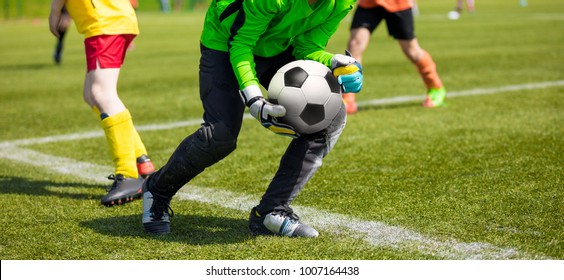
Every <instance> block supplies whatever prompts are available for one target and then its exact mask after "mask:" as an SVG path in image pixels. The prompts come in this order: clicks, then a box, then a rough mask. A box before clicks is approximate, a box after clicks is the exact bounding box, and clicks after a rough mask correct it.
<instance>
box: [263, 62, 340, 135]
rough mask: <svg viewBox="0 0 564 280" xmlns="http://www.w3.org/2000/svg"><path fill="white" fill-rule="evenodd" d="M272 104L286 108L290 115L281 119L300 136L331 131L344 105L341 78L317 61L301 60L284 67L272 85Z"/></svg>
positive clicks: (269, 90) (271, 82) (270, 97)
mask: <svg viewBox="0 0 564 280" xmlns="http://www.w3.org/2000/svg"><path fill="white" fill-rule="evenodd" d="M268 101H270V102H271V103H274V104H279V105H282V106H284V107H285V108H286V115H285V116H284V117H280V118H277V120H278V121H280V122H281V123H284V124H288V125H290V126H292V127H293V128H294V129H295V130H296V132H298V133H300V134H312V133H316V132H319V131H321V130H323V129H325V128H327V127H328V126H329V124H330V123H331V121H332V120H333V119H334V118H335V116H337V113H338V112H339V110H340V108H341V105H342V102H343V101H342V99H341V86H340V85H339V82H338V81H337V78H336V77H335V76H333V73H331V70H330V69H329V68H327V67H326V66H325V65H323V64H321V63H319V62H316V61H313V60H297V61H294V62H290V63H288V64H286V65H284V66H283V67H282V68H280V69H279V70H278V71H277V72H276V74H274V77H272V80H271V81H270V85H269V86H268Z"/></svg>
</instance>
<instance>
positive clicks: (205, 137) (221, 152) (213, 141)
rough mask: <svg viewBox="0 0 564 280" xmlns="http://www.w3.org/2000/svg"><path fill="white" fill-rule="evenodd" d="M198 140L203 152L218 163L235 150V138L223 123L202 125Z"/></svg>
mask: <svg viewBox="0 0 564 280" xmlns="http://www.w3.org/2000/svg"><path fill="white" fill-rule="evenodd" d="M198 139H200V142H201V143H202V144H203V147H202V148H204V149H205V150H207V151H208V153H209V154H211V155H212V156H213V158H214V160H216V161H219V160H221V159H223V158H225V157H226V156H228V155H229V154H231V152H233V151H234V150H235V149H236V148H237V138H236V137H234V136H233V135H232V133H231V131H230V130H229V129H228V128H227V126H225V124H224V123H215V124H204V125H202V127H201V128H200V129H199V130H198Z"/></svg>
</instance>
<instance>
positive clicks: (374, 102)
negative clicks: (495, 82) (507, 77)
mask: <svg viewBox="0 0 564 280" xmlns="http://www.w3.org/2000/svg"><path fill="white" fill-rule="evenodd" d="M561 86H564V80H560V81H548V82H540V83H533V84H520V85H511V86H503V87H496V88H477V89H470V90H462V91H449V92H448V93H447V98H448V99H450V98H455V97H461V96H472V95H484V94H497V93H504V92H510V91H519V90H533V89H541V88H550V87H561ZM424 99H425V96H424V95H417V96H397V97H391V98H381V99H373V100H368V101H359V102H357V104H358V106H359V107H361V106H367V105H388V104H397V103H405V102H413V101H423V100H424Z"/></svg>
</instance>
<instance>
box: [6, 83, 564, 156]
mask: <svg viewBox="0 0 564 280" xmlns="http://www.w3.org/2000/svg"><path fill="white" fill-rule="evenodd" d="M561 86H564V80H560V81H548V82H540V83H532V84H520V85H511V86H503V87H496V88H483V89H471V90H463V91H449V92H448V98H449V99H450V98H456V97H461V96H472V95H484V94H497V93H504V92H510V91H519V90H533V89H540V88H549V87H561ZM424 98H425V97H424V96H423V95H421V96H419V95H417V96H398V97H392V98H381V99H373V100H369V101H359V102H358V106H359V107H363V106H369V105H385V104H396V103H404V102H412V101H422V100H423V99H424ZM244 118H245V119H252V117H251V115H249V114H246V115H245V116H244ZM201 122H202V120H201V119H192V120H187V121H180V122H172V123H166V124H150V125H140V126H136V128H137V130H138V131H155V130H167V129H175V128H181V127H186V126H193V125H199V124H200V123H201ZM102 136H103V133H102V131H101V130H96V131H90V132H82V133H71V134H64V135H57V136H47V137H41V138H28V139H20V140H11V141H2V142H0V148H1V147H7V146H14V145H16V146H25V145H33V144H45V143H50V142H61V141H75V140H81V139H89V138H96V137H102Z"/></svg>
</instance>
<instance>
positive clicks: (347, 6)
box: [293, 0, 356, 68]
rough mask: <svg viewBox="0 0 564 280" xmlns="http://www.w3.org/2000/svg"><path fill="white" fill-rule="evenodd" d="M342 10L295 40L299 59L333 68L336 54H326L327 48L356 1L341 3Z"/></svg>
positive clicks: (350, 0) (296, 54) (295, 51)
mask: <svg viewBox="0 0 564 280" xmlns="http://www.w3.org/2000/svg"><path fill="white" fill-rule="evenodd" d="M336 2H338V4H340V5H338V6H340V10H339V9H338V8H337V9H335V10H336V11H337V12H336V13H335V14H333V15H331V16H329V20H328V21H327V22H326V23H325V24H324V25H321V26H319V27H317V28H315V29H312V30H310V31H308V32H306V33H304V34H301V35H299V36H297V37H296V38H294V43H293V45H294V53H293V54H294V56H295V57H296V58H297V59H308V60H315V61H317V62H320V63H322V64H324V65H325V66H327V67H329V68H331V59H332V58H333V56H334V54H332V53H329V52H326V51H325V47H326V46H327V43H328V42H329V39H330V38H331V36H333V34H334V33H335V32H336V31H337V29H338V28H339V25H340V23H341V21H342V20H343V18H345V16H347V14H348V13H349V12H350V11H351V10H352V8H353V6H354V3H355V2H356V0H344V1H339V0H337V1H336Z"/></svg>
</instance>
